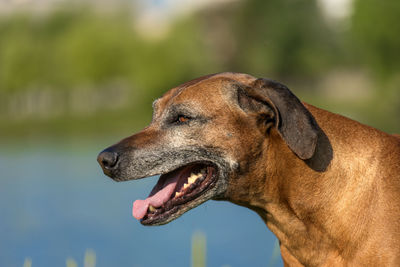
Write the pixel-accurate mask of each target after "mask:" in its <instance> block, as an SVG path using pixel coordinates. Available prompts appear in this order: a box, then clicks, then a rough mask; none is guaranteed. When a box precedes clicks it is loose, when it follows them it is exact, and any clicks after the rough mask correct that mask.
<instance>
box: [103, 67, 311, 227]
mask: <svg viewBox="0 0 400 267" xmlns="http://www.w3.org/2000/svg"><path fill="white" fill-rule="evenodd" d="M153 108H154V113H153V120H152V122H151V124H150V125H149V126H148V127H147V128H145V129H144V130H142V131H141V132H139V133H137V134H135V135H132V136H130V137H128V138H126V139H123V140H122V141H120V142H119V143H117V144H115V145H113V146H111V147H109V148H107V149H105V150H104V151H103V152H101V153H100V154H99V156H98V161H99V163H100V165H101V167H102V168H103V171H104V173H105V174H106V175H108V176H110V177H111V178H112V179H114V180H116V181H126V180H132V179H139V178H143V177H148V176H154V175H161V176H160V179H159V181H158V182H157V184H156V185H155V187H154V188H153V190H152V192H151V193H150V195H149V197H148V198H147V199H145V200H137V201H135V203H134V205H133V216H134V217H136V218H137V219H140V220H141V222H142V224H145V225H160V224H165V223H168V222H170V221H172V220H174V219H176V218H177V217H179V216H180V215H182V214H183V213H184V212H186V211H188V210H190V209H192V208H194V207H196V206H198V205H200V204H201V203H203V202H205V201H207V200H209V199H226V198H228V196H227V194H228V193H227V192H234V191H235V188H232V187H233V186H232V181H234V180H240V179H244V180H246V179H249V173H250V172H251V170H252V169H253V168H255V167H256V166H257V163H258V161H259V160H260V159H262V158H263V157H262V154H263V153H265V148H266V147H268V142H269V135H270V134H271V132H272V131H274V132H275V133H277V135H279V136H280V138H281V139H282V140H284V142H285V143H286V144H287V146H288V148H290V150H291V151H292V152H293V153H294V154H295V155H297V157H298V158H300V159H309V158H311V157H312V156H313V154H314V151H315V146H316V143H317V131H318V126H317V125H316V123H315V120H314V119H313V117H312V115H311V114H310V113H309V112H308V110H307V109H306V108H305V107H304V106H303V105H302V104H301V102H300V101H299V100H298V99H297V98H296V97H295V96H294V95H293V94H292V93H291V92H290V91H289V90H288V89H287V88H286V87H285V86H283V85H281V84H279V83H277V82H274V81H271V80H267V79H257V78H254V77H252V76H250V75H246V74H238V73H222V74H215V75H209V76H205V77H202V78H199V79H196V80H193V81H190V82H187V83H185V84H183V85H181V86H179V87H176V88H173V89H171V90H170V91H168V92H167V93H166V94H165V95H164V96H162V97H161V98H159V99H157V100H156V101H155V102H154V104H153ZM247 182H250V181H247ZM245 183H246V181H245Z"/></svg>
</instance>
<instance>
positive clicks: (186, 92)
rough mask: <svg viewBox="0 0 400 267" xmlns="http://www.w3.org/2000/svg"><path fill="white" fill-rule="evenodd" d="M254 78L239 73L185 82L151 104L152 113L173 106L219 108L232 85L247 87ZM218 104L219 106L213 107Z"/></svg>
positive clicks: (216, 75) (208, 76)
mask: <svg viewBox="0 0 400 267" xmlns="http://www.w3.org/2000/svg"><path fill="white" fill-rule="evenodd" d="M255 80H256V78H255V77H253V76H251V75H248V74H241V73H220V74H212V75H207V76H203V77H200V78H197V79H195V80H192V81H189V82H186V83H184V84H182V85H180V86H178V87H175V88H173V89H171V90H169V91H168V92H166V93H165V94H164V95H163V96H162V97H161V98H159V99H157V100H155V101H154V102H153V109H154V113H155V114H157V113H158V112H161V111H162V110H165V109H166V108H168V106H170V105H172V104H174V105H178V104H185V103H190V104H192V105H195V106H201V107H204V106H208V107H212V106H220V105H221V104H222V103H221V102H224V100H227V99H228V98H229V97H230V96H229V93H230V91H231V87H232V86H233V84H235V83H236V84H238V83H240V84H244V85H249V84H250V83H252V82H254V81H255ZM215 104H219V105H215Z"/></svg>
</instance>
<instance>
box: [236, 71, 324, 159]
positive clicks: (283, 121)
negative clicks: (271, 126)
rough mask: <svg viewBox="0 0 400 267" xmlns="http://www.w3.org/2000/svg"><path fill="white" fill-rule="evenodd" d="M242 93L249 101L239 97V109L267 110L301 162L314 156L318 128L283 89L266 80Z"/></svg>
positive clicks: (259, 81)
mask: <svg viewBox="0 0 400 267" xmlns="http://www.w3.org/2000/svg"><path fill="white" fill-rule="evenodd" d="M244 90H245V94H246V96H247V97H248V98H249V99H247V100H245V99H246V98H244V97H239V105H241V106H242V107H245V108H247V109H253V110H254V109H259V108H260V107H261V105H264V106H270V107H269V109H270V110H271V109H272V110H273V112H274V113H275V114H274V115H275V126H276V128H277V129H278V131H279V133H280V135H281V136H282V138H283V140H284V141H285V142H286V144H287V145H288V146H289V148H290V149H291V150H292V151H293V152H294V153H295V154H296V155H297V156H298V157H299V158H301V159H303V160H305V159H310V158H311V157H312V156H313V155H314V152H315V147H316V144H317V139H318V132H319V130H320V129H319V127H318V124H317V123H316V121H315V119H314V117H313V116H312V115H311V113H310V112H309V111H308V110H307V109H306V108H305V107H304V105H303V104H302V103H301V102H300V100H299V99H298V98H297V97H296V96H295V95H294V94H292V92H291V91H290V90H289V89H288V88H287V87H286V86H284V85H283V84H280V83H278V82H275V81H272V80H268V79H257V80H255V81H254V82H253V83H252V84H251V85H250V86H249V87H247V88H246V89H244ZM250 99H252V100H255V101H251V100H250ZM240 101H241V102H242V103H240ZM264 110H265V109H264Z"/></svg>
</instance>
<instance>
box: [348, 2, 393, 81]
mask: <svg viewBox="0 0 400 267" xmlns="http://www.w3.org/2000/svg"><path fill="white" fill-rule="evenodd" d="M351 25H352V29H351V33H352V35H353V37H354V42H355V45H356V49H355V51H358V52H359V55H360V61H361V62H362V63H364V64H366V65H367V66H368V67H369V68H370V69H371V70H372V71H373V72H374V73H376V74H377V75H379V76H380V78H384V79H385V78H388V77H389V76H393V75H398V74H399V73H400V53H399V49H400V1H397V0H386V1H380V0H355V2H354V13H353V16H352V23H351Z"/></svg>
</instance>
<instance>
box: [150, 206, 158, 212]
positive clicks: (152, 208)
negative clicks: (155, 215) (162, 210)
mask: <svg viewBox="0 0 400 267" xmlns="http://www.w3.org/2000/svg"><path fill="white" fill-rule="evenodd" d="M149 210H150V212H155V211H156V210H157V209H156V208H154V207H153V206H152V205H150V206H149Z"/></svg>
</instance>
